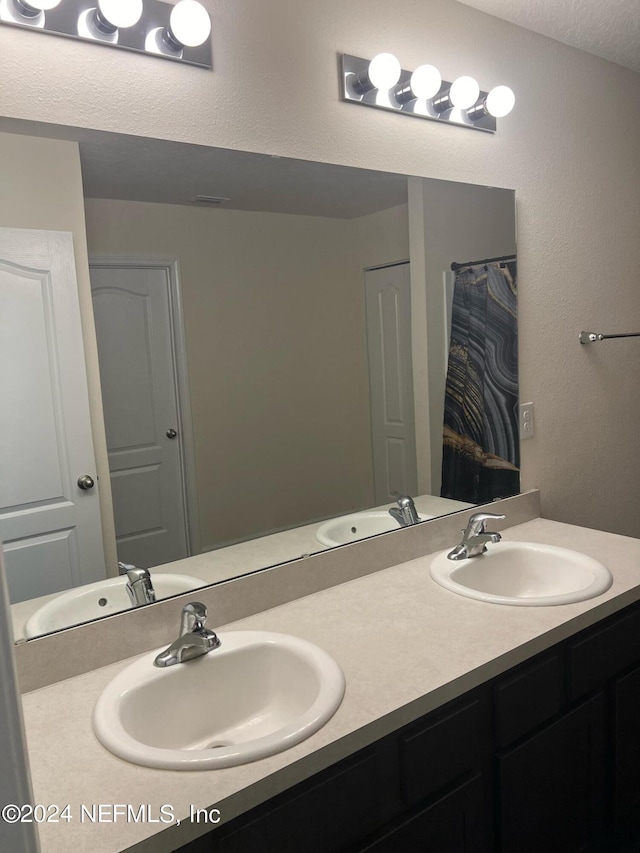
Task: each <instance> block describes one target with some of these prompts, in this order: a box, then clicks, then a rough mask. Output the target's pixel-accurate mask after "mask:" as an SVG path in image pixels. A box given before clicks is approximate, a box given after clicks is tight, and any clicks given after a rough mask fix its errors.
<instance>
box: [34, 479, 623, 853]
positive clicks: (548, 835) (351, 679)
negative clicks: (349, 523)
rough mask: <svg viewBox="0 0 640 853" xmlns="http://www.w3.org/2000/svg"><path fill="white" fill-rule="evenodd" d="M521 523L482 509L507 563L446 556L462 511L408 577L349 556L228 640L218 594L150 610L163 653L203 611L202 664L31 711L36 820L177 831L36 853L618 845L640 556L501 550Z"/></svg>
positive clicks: (38, 695) (523, 542)
mask: <svg viewBox="0 0 640 853" xmlns="http://www.w3.org/2000/svg"><path fill="white" fill-rule="evenodd" d="M526 501H529V504H531V496H522V497H521V498H514V499H510V500H508V501H503V502H501V503H497V504H492V505H491V507H489V509H492V510H495V511H498V512H500V511H503V512H505V513H506V515H507V518H506V521H504V522H502V523H501V525H502V526H501V534H502V541H499V542H494V541H488V542H487V544H486V547H487V551H486V553H484V554H482V555H481V556H478V557H464V556H463V558H462V559H460V560H450V559H448V557H447V554H448V553H449V552H451V550H452V548H453V547H454V546H455V545H457V544H458V543H459V542H460V533H459V530H460V526H461V525H460V520H461V519H463V520H464V522H465V523H467V522H469V519H470V516H471V515H472V513H471V512H468V513H464V514H459V515H458V516H453V517H449V518H446V519H439V520H438V521H434V522H431V523H429V524H425V525H418V526H417V528H416V530H411V531H409V530H408V531H403V532H402V534H397V535H396V536H395V537H389V539H395V540H397V541H396V543H394V544H395V545H396V553H398V554H400V555H403V550H402V549H403V548H405V546H404V543H408V542H413V545H411V548H414V547H415V548H420V543H422V544H421V548H422V553H425V554H426V556H419V557H418V558H415V559H408V560H407V561H406V562H405V561H403V562H401V563H399V564H397V565H389V567H388V568H383V569H381V570H378V571H375V568H379V566H378V567H376V566H372V571H373V573H371V574H364V575H363V569H362V566H361V565H359V567H358V568H355V565H356V562H357V563H358V564H361V560H362V559H365V560H366V558H367V554H373V551H372V550H371V548H370V546H371V543H359V544H358V545H357V546H356V545H354V546H352V547H353V548H354V555H356V556H357V557H358V559H357V560H356V559H355V557H354V559H353V565H354V569H353V571H352V572H351V574H349V572H348V571H346V570H343V578H342V579H343V581H344V582H342V583H339V584H337V585H330V586H328V588H325V589H319V590H318V591H315V594H313V595H304V594H303V597H296V598H295V599H294V600H288V601H287V599H286V597H283V600H284V601H286V603H281V604H280V605H279V606H274V607H272V609H270V610H266V611H263V612H257V611H256V612H255V613H254V615H251V616H248V617H247V618H244V619H240V620H239V621H235V622H234V623H231V624H227V625H225V626H220V624H219V622H218V619H217V614H216V594H217V595H218V596H219V597H220V600H222V599H223V598H224V595H225V593H224V586H221V587H214V588H212V589H209V590H206V591H201V592H199V593H197V594H192V593H191V594H189V595H187V596H183V597H182V598H180V599H176V600H174V601H168V602H164V603H163V604H162V605H158V607H163V608H164V611H163V612H165V613H168V612H169V611H170V612H171V613H172V614H173V616H172V619H173V621H172V622H171V624H169V623H168V622H167V624H166V630H165V634H164V637H165V639H166V643H167V644H169V643H171V642H172V641H174V640H175V639H176V635H177V634H178V624H179V619H180V612H181V609H182V607H183V605H184V604H185V603H187V602H189V601H194V600H196V599H197V598H203V599H206V601H207V603H208V608H209V619H208V622H209V628H210V629H214V630H215V632H216V633H217V634H218V637H219V638H220V640H221V645H220V647H219V648H218V649H215V650H214V651H212V652H209V653H206V654H203V655H200V656H199V657H196V658H195V659H193V660H185V662H183V663H176V664H175V665H172V666H167V667H164V668H163V667H158V666H154V661H155V660H156V658H157V656H158V653H159V651H160V649H158V648H157V649H155V650H154V651H153V652H150V653H147V654H145V655H144V656H142V657H139V658H137V659H136V660H135V661H133V662H129V661H126V660H125V661H119V662H117V663H112V664H110V665H108V666H103V667H101V668H97V669H92V670H90V671H87V672H84V673H83V674H80V675H76V676H75V677H73V678H68V679H67V680H65V681H59V682H58V683H54V684H51V685H50V686H48V687H43V688H41V689H38V690H33V691H32V692H31V693H27V694H25V696H24V707H25V718H26V725H27V739H28V746H29V754H30V759H31V766H32V774H33V783H34V791H35V798H36V801H37V802H40V803H57V804H59V805H61V806H62V805H66V804H67V803H69V804H70V805H71V811H72V814H74V815H79V814H80V807H81V804H89V803H129V804H138V805H139V804H146V805H148V806H149V809H150V812H151V813H153V814H154V815H160V814H161V807H162V806H168V805H170V807H171V808H170V813H171V815H173V816H174V817H175V820H172V821H171V822H165V821H162V822H161V821H160V820H158V821H156V822H150V821H147V822H131V821H123V820H121V821H109V822H104V823H97V822H96V823H92V822H90V821H84V822H81V821H80V820H79V818H78V819H75V820H73V821H71V822H69V823H59V824H44V825H42V826H41V827H40V834H41V842H42V850H43V853H57V851H62V850H66V849H68V848H69V847H70V846H75V847H77V849H91V850H92V851H95V853H117V851H123V850H128V849H134V850H138V851H154V853H162V851H167V853H169V851H173V850H179V849H184V851H185V853H201V852H202V851H211V853H214V851H219V853H223V851H224V853H231V851H247V853H249V851H251V853H252V851H253V850H254V849H260V850H265V851H267V850H269V851H270V850H273V851H274V853H275V851H277V853H285V851H289V850H290V851H296V850H301V849H305V850H308V851H311V853H313V851H318V853H321V851H326V853H339V851H342V850H344V851H347V850H349V851H355V850H361V851H365V850H367V851H369V850H370V851H374V850H375V851H376V853H383V851H387V850H388V851H392V850H397V849H402V850H403V851H404V850H406V851H412V850H416V851H417V850H422V849H423V847H424V838H428V839H431V840H432V842H433V843H434V844H435V846H433V849H434V850H435V849H437V850H438V851H439V853H440V851H442V853H445V851H449V850H451V851H467V850H468V851H481V850H487V851H490V850H494V849H499V850H501V851H514V852H515V851H516V850H517V851H518V853H521V851H526V850H532V851H533V850H539V849H549V850H558V851H560V850H562V853H570V851H572V850H576V851H577V850H581V849H591V847H588V846H587V847H585V846H584V845H585V843H586V844H587V845H588V844H591V843H594V844H595V841H596V840H597V839H598V838H599V837H600V836H601V835H604V834H606V833H607V832H609V831H612V830H613V824H614V823H615V824H616V825H617V826H618V829H620V827H623V825H624V826H626V823H625V821H626V822H627V823H628V819H629V815H633V814H634V809H635V806H636V805H637V802H636V800H637V797H638V792H639V791H640V779H638V774H637V771H636V772H635V775H634V770H633V767H630V765H629V762H628V761H625V759H624V756H625V754H626V752H627V749H628V748H631V754H633V748H634V747H638V746H640V724H639V723H637V722H635V719H636V718H637V713H636V711H635V709H636V708H637V700H638V698H639V696H638V688H639V686H640V675H638V673H639V672H640V669H639V668H638V667H640V610H639V609H638V608H637V606H636V603H637V602H638V601H639V600H640V541H638V540H635V539H629V538H626V537H621V536H617V535H613V534H607V533H602V532H599V531H594V530H586V529H582V528H577V527H573V526H570V525H564V524H559V523H556V522H551V521H547V520H544V519H540V518H537V517H535V515H536V513H535V511H534V512H532V513H530V514H529V518H530V519H531V520H529V521H525V522H524V523H517V524H515V526H507V527H505V525H509V523H510V521H512V520H516V521H520V520H521V518H518V514H519V513H518V512H514V511H512V507H516V506H519V505H521V504H522V502H526ZM517 502H521V503H520V504H518V503H517ZM520 515H521V513H520ZM467 529H468V528H467ZM493 529H494V525H493V524H492V523H491V522H490V521H487V522H486V531H484V530H482V531H479V532H480V534H481V535H484V534H485V533H486V534H487V538H490V537H489V536H488V534H489V533H490V532H492V531H493ZM453 531H456V532H455V534H454V533H453ZM495 538H496V539H497V538H498V537H497V536H496V537H495ZM386 539H387V537H383V538H382V539H381V540H378V545H379V548H384V547H386V546H384V545H383V544H382V543H384V541H385V540H386ZM400 540H402V543H403V545H402V546H401V545H400ZM444 541H448V545H449V547H448V548H446V549H445V548H443V547H441V546H442V545H443V544H444ZM387 544H388V543H387ZM430 544H431V545H433V546H434V547H433V548H429V545H430ZM471 544H472V545H473V542H471ZM406 547H407V548H408V547H409V546H406ZM411 548H409V551H407V550H406V549H405V550H404V554H408V553H410V550H411ZM355 549H359V550H358V552H357V554H356V551H355ZM342 550H343V552H344V551H346V552H348V551H349V550H351V548H349V549H342ZM432 550H433V551H434V553H430V551H432ZM319 556H322V555H319ZM328 556H329V555H327V557H328ZM335 559H337V556H336V557H335ZM342 559H343V560H344V559H346V558H345V557H344V556H343V557H342ZM373 562H375V561H372V563H373ZM284 568H285V567H281V569H284ZM299 570H300V571H302V569H299ZM278 571H280V570H279V569H274V570H272V572H274V573H276V572H278ZM259 577H260V576H259V575H256V576H255V578H259ZM246 580H250V579H245V581H246ZM272 582H276V583H277V576H276V574H274V575H273V576H272ZM308 591H309V592H312V591H314V590H313V589H309V590H308ZM525 604H528V605H534V606H523V605H525ZM152 609H153V608H152ZM131 615H135V614H131ZM114 618H116V619H117V618H118V617H114ZM108 621H109V620H107V623H105V625H107V624H108ZM165 621H166V620H165ZM129 622H130V624H133V623H132V622H131V620H129ZM114 624H115V623H114ZM123 624H124V623H123ZM201 627H204V626H201ZM218 628H220V630H219V631H218ZM79 630H82V629H79ZM182 633H184V631H182ZM174 646H175V643H174ZM345 686H346V689H345ZM343 691H344V696H343ZM51 732H55V733H56V736H55V738H54V739H52V737H51ZM96 733H97V737H96ZM103 744H104V746H103ZM105 746H106V747H107V748H105ZM585 749H586V752H585ZM117 756H119V757H117ZM123 759H124V760H123ZM176 770H180V772H176ZM542 779H544V784H541V780H542ZM354 790H358V796H354V794H353V792H354ZM194 809H196V810H198V809H201V810H209V812H208V813H209V814H213V812H211V810H212V809H213V810H215V809H217V810H219V813H220V825H219V826H217V825H216V826H215V827H214V826H213V825H212V824H207V823H206V819H204V818H202V819H201V820H200V822H197V821H195V820H190V819H189V815H190V814H193V810H194ZM636 812H637V809H636ZM542 814H544V815H545V816H546V818H547V820H546V823H545V820H541V817H540V816H541V815H542ZM178 821H179V823H178ZM631 822H633V821H631ZM518 827H521V828H520V830H519V829H518ZM627 828H628V827H627ZM636 828H637V827H636ZM631 829H633V827H631ZM301 833H302V835H301ZM439 838H441V839H442V841H441V842H439V841H438V840H437V839H439ZM585 838H586V841H585ZM252 839H253V840H252ZM256 839H261V841H260V844H261V846H259V847H255V843H256ZM421 839H422V842H421ZM420 843H422V846H420ZM301 844H302V845H303V846H300V845H301ZM394 845H395V846H394ZM536 845H537V846H536ZM541 845H542V846H541ZM593 849H594V850H595V849H596V848H595V847H593Z"/></svg>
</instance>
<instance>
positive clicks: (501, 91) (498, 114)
mask: <svg viewBox="0 0 640 853" xmlns="http://www.w3.org/2000/svg"><path fill="white" fill-rule="evenodd" d="M515 103H516V96H515V95H514V93H513V89H510V88H509V87H508V86H495V87H494V88H493V89H492V90H491V91H490V92H489V94H488V95H487V97H486V98H483V99H481V100H480V101H479V102H478V103H477V104H475V105H474V106H473V107H472V108H471V109H470V110H469V111H468V115H469V117H470V118H476V117H478V118H480V117H481V116H484V115H490V116H493V117H494V118H504V117H505V116H508V115H509V113H510V112H511V110H512V109H513V107H514V106H515Z"/></svg>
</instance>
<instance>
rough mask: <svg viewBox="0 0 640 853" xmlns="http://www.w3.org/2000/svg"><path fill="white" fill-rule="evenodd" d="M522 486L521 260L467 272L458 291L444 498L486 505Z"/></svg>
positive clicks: (453, 325) (457, 284) (459, 280)
mask: <svg viewBox="0 0 640 853" xmlns="http://www.w3.org/2000/svg"><path fill="white" fill-rule="evenodd" d="M519 489H520V441H519V431H518V327H517V284H516V263H515V261H513V262H510V263H504V262H502V263H491V264H483V265H481V266H470V267H465V268H464V269H461V270H458V272H457V273H456V279H455V288H454V294H453V310H452V321H451V339H450V347H449V363H448V369H447V383H446V389H445V411H444V434H443V457H442V490H441V495H442V497H445V498H453V499H454V500H459V501H465V502H468V503H486V502H487V501H491V500H493V499H494V498H502V497H508V496H509V495H515V494H518V492H519Z"/></svg>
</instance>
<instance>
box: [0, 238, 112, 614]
mask: <svg viewBox="0 0 640 853" xmlns="http://www.w3.org/2000/svg"><path fill="white" fill-rule="evenodd" d="M0 401H1V403H0V540H3V542H4V553H5V564H6V569H7V578H8V582H9V590H10V594H11V600H12V601H14V602H16V601H24V600H25V599H29V598H35V597H37V596H40V595H46V594H48V593H52V592H59V591H61V590H64V589H68V588H69V587H72V586H78V585H80V584H84V583H90V582H92V581H98V580H102V579H103V578H104V577H105V563H104V549H103V544H102V529H101V526H100V503H99V498H98V483H97V482H96V464H95V459H94V453H93V442H92V437H91V424H90V420H89V399H88V393H87V378H86V372H85V366H84V350H83V346H82V330H81V327H80V309H79V304H78V288H77V283H76V272H75V259H74V255H73V241H72V237H71V234H68V233H64V232H59V231H31V230H23V229H13V228H0ZM81 477H88V478H89V479H87V480H85V481H84V484H85V485H88V486H89V488H87V489H84V490H83V489H82V488H80V487H79V485H78V480H79V478H81ZM81 482H83V481H81ZM92 483H93V486H92V485H91V484H92Z"/></svg>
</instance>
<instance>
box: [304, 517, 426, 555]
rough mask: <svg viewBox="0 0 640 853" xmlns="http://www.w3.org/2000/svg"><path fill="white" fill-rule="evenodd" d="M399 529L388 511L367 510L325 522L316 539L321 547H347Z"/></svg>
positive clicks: (424, 519)
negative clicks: (360, 540)
mask: <svg viewBox="0 0 640 853" xmlns="http://www.w3.org/2000/svg"><path fill="white" fill-rule="evenodd" d="M418 518H419V520H420V521H427V520H428V519H430V518H435V516H433V515H423V514H422V513H420V514H419V516H418ZM400 529H401V528H400V525H399V524H398V522H397V521H396V520H395V519H394V518H392V517H391V516H390V515H389V512H388V511H385V510H367V511H365V512H354V513H352V514H351V515H343V516H341V517H340V518H332V519H330V520H329V521H325V523H324V524H321V525H320V527H319V528H318V529H317V531H316V539H317V540H318V542H321V543H322V544H323V545H327V546H328V547H330V548H335V547H336V546H337V545H347V544H348V543H349V542H357V541H358V540H359V539H366V538H367V537H368V536H376V534H378V533H387V532H389V531H390V530H400Z"/></svg>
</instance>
